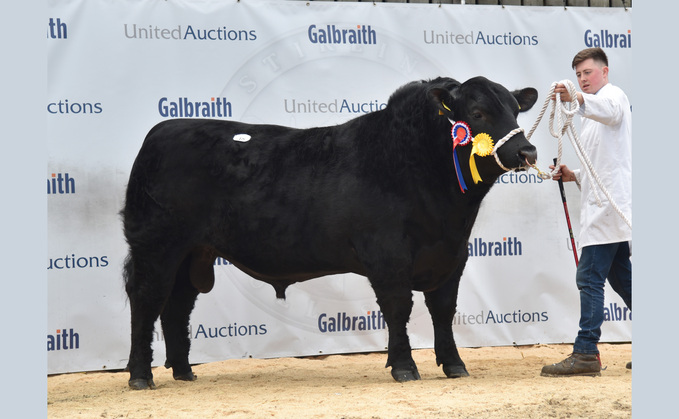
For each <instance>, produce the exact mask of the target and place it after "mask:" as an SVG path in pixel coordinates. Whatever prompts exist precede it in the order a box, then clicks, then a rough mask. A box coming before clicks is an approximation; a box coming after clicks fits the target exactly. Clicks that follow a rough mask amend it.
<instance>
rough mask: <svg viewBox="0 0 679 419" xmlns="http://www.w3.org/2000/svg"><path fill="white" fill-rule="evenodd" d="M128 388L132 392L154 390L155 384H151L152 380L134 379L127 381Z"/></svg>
mask: <svg viewBox="0 0 679 419" xmlns="http://www.w3.org/2000/svg"><path fill="white" fill-rule="evenodd" d="M128 384H129V385H130V388H131V389H132V390H155V389H156V384H155V383H154V382H153V378H149V379H148V380H147V379H146V378H135V379H131V380H130V381H128Z"/></svg>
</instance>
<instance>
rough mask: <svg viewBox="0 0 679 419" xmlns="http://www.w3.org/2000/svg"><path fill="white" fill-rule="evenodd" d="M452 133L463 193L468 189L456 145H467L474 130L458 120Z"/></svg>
mask: <svg viewBox="0 0 679 419" xmlns="http://www.w3.org/2000/svg"><path fill="white" fill-rule="evenodd" d="M444 106H445V105H444ZM450 135H451V137H452V138H453V164H454V166H455V173H456V174H457V183H458V184H459V185H460V190H461V191H462V193H464V191H466V190H467V185H466V184H465V182H464V177H463V176H462V170H461V169H460V162H459V160H458V158H457V150H455V147H457V146H466V145H467V144H469V143H470V142H471V140H472V130H471V128H469V125H467V124H466V123H464V122H456V123H454V124H453V128H452V129H451V130H450Z"/></svg>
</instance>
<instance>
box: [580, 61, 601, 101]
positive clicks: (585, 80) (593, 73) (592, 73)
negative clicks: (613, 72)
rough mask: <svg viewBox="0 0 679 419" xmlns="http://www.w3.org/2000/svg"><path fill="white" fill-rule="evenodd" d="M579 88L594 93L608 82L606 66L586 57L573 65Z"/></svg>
mask: <svg viewBox="0 0 679 419" xmlns="http://www.w3.org/2000/svg"><path fill="white" fill-rule="evenodd" d="M575 75H576V76H577V78H578V84H579V85H580V89H581V90H582V91H583V92H585V93H591V94H594V93H596V92H598V91H599V89H601V88H602V87H604V86H605V85H606V83H608V67H606V66H604V65H601V64H599V63H597V62H595V61H594V60H593V59H591V58H588V59H586V60H585V61H583V62H581V63H580V64H578V65H576V66H575Z"/></svg>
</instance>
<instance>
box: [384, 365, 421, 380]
mask: <svg viewBox="0 0 679 419" xmlns="http://www.w3.org/2000/svg"><path fill="white" fill-rule="evenodd" d="M391 376H392V377H394V380H396V381H398V382H399V383H405V382H407V381H415V380H419V379H420V373H419V372H418V371H417V368H414V369H412V370H410V369H405V368H404V369H400V368H392V369H391Z"/></svg>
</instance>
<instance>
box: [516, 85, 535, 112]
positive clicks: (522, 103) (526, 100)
mask: <svg viewBox="0 0 679 419" xmlns="http://www.w3.org/2000/svg"><path fill="white" fill-rule="evenodd" d="M512 95H513V96H514V98H515V99H516V101H517V102H519V112H526V111H527V110H529V109H530V108H532V107H533V105H535V102H536V101H537V100H538V91H537V90H535V89H533V88H532V87H526V88H525V89H521V90H514V91H513V92H512Z"/></svg>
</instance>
